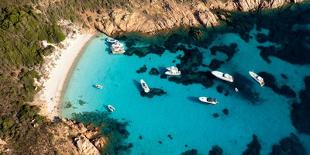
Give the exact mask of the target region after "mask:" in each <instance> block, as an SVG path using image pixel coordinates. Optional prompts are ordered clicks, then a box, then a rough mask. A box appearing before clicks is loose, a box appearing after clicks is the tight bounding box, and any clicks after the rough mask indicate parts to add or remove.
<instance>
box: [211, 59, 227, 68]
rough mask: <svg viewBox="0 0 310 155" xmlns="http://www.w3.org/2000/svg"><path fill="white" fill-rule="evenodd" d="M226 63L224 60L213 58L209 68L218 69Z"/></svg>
mask: <svg viewBox="0 0 310 155" xmlns="http://www.w3.org/2000/svg"><path fill="white" fill-rule="evenodd" d="M224 63H225V62H224V61H221V60H217V59H212V60H211V62H210V64H209V68H210V69H211V70H216V69H218V68H220V67H221V65H222V64H224Z"/></svg>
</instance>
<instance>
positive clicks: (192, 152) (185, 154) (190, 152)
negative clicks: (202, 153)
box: [181, 149, 198, 155]
mask: <svg viewBox="0 0 310 155" xmlns="http://www.w3.org/2000/svg"><path fill="white" fill-rule="evenodd" d="M181 155H198V151H197V150H196V149H191V150H187V151H185V152H183V153H181Z"/></svg>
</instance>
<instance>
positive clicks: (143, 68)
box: [136, 65, 147, 74]
mask: <svg viewBox="0 0 310 155" xmlns="http://www.w3.org/2000/svg"><path fill="white" fill-rule="evenodd" d="M146 70H147V68H146V65H143V66H142V67H140V68H139V69H138V70H137V71H136V72H137V73H138V74H140V73H144V72H146Z"/></svg>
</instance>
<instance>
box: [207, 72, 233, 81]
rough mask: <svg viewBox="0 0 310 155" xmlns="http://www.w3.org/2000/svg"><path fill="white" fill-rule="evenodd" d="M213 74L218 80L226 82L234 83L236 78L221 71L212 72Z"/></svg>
mask: <svg viewBox="0 0 310 155" xmlns="http://www.w3.org/2000/svg"><path fill="white" fill-rule="evenodd" d="M211 73H212V74H213V75H214V76H216V77H217V78H219V79H222V80H224V81H228V82H234V78H233V77H232V76H231V75H230V74H227V73H223V72H220V71H212V72H211Z"/></svg>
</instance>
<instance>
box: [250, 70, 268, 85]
mask: <svg viewBox="0 0 310 155" xmlns="http://www.w3.org/2000/svg"><path fill="white" fill-rule="evenodd" d="M249 74H250V76H251V77H252V78H253V79H254V80H255V81H256V82H258V83H259V85H260V86H261V87H263V86H264V85H265V82H264V79H263V78H262V77H261V76H259V75H257V74H256V73H255V72H253V71H249Z"/></svg>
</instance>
